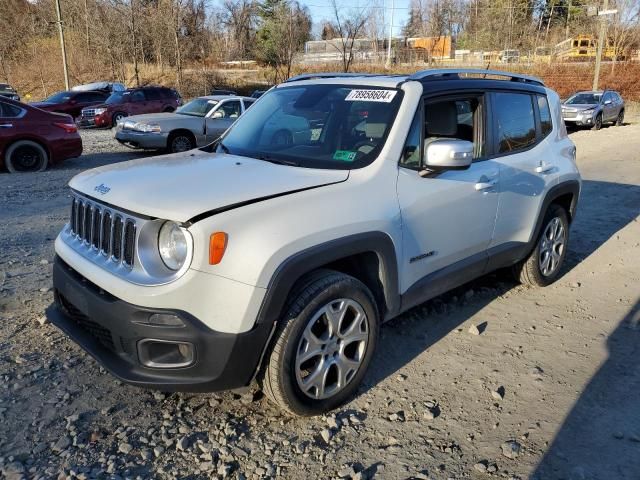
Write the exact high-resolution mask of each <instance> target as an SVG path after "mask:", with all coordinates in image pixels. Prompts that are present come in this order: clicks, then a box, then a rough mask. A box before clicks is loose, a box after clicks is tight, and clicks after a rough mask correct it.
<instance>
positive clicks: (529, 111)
mask: <svg viewBox="0 0 640 480" xmlns="http://www.w3.org/2000/svg"><path fill="white" fill-rule="evenodd" d="M493 99H494V101H493V103H492V106H493V112H494V113H493V116H494V122H495V127H496V128H495V130H496V136H497V150H498V152H497V153H509V152H513V151H516V150H521V149H523V148H527V147H528V146H530V145H533V144H534V143H535V142H536V124H535V117H534V115H533V103H532V101H531V96H530V95H529V94H524V93H495V94H494V96H493Z"/></svg>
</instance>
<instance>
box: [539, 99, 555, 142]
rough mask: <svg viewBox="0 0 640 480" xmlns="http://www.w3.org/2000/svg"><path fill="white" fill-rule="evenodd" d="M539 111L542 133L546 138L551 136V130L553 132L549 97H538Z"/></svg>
mask: <svg viewBox="0 0 640 480" xmlns="http://www.w3.org/2000/svg"><path fill="white" fill-rule="evenodd" d="M538 111H539V112H540V131H541V133H542V137H543V138H544V137H546V136H547V135H549V133H550V132H551V130H553V123H552V122H551V110H550V109H549V101H548V100H547V97H543V96H542V95H538Z"/></svg>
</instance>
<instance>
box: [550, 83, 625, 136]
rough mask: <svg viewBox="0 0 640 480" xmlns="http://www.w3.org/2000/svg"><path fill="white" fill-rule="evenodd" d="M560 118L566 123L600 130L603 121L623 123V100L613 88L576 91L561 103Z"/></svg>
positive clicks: (616, 123)
mask: <svg viewBox="0 0 640 480" xmlns="http://www.w3.org/2000/svg"><path fill="white" fill-rule="evenodd" d="M562 118H563V119H564V123H566V124H567V125H575V126H579V127H582V126H587V127H592V128H593V129H594V130H600V128H601V127H602V124H603V123H607V122H612V123H614V124H615V125H618V126H619V125H622V124H623V123H624V100H622V97H621V96H620V94H619V93H618V92H615V91H613V90H604V91H586V92H578V93H576V94H574V95H572V96H571V97H569V98H568V99H567V100H565V102H564V103H563V104H562Z"/></svg>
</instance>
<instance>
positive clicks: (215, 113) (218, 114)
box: [211, 110, 224, 118]
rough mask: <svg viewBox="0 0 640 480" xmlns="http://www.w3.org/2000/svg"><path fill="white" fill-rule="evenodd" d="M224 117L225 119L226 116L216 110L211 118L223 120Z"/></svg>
mask: <svg viewBox="0 0 640 480" xmlns="http://www.w3.org/2000/svg"><path fill="white" fill-rule="evenodd" d="M222 117H224V114H223V113H222V112H221V111H220V110H216V111H215V112H213V114H212V115H211V118H222Z"/></svg>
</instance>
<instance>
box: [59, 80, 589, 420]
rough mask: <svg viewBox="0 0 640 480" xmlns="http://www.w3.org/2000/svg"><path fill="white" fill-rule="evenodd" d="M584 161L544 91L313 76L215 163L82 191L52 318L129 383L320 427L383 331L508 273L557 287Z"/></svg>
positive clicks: (213, 157) (149, 171)
mask: <svg viewBox="0 0 640 480" xmlns="http://www.w3.org/2000/svg"><path fill="white" fill-rule="evenodd" d="M284 117H286V118H289V119H295V121H291V120H289V121H287V122H284V123H282V124H281V126H280V127H279V128H275V127H277V125H276V126H274V125H272V124H273V123H274V122H273V119H274V118H276V119H277V118H284ZM267 126H269V128H268V130H269V131H270V132H271V134H270V135H267V134H265V131H266V130H267ZM575 153H576V151H575V147H574V145H573V143H572V142H571V140H570V139H569V138H568V137H567V134H566V131H565V127H564V124H563V121H562V112H561V106H560V100H559V98H558V95H557V94H556V93H555V92H553V91H552V90H549V89H548V88H545V86H544V84H543V83H542V82H541V81H540V80H538V79H536V78H532V77H525V76H521V75H516V74H509V73H505V72H492V71H478V70H427V71H423V72H418V73H416V74H414V75H411V76H390V75H379V76H378V75H373V76H367V75H347V74H318V75H302V76H298V77H295V78H292V79H290V80H289V81H287V82H285V83H283V84H282V85H279V86H277V87H275V88H273V89H271V90H270V91H269V92H268V93H267V94H265V95H264V96H263V97H262V98H260V100H259V101H257V102H256V103H255V105H254V106H252V108H251V109H249V110H248V111H247V112H246V113H245V114H244V115H243V116H242V117H240V118H239V119H238V121H237V122H236V123H235V125H233V127H231V128H230V129H229V130H228V131H227V132H226V133H225V134H224V135H223V136H222V137H221V138H220V139H219V140H217V141H216V142H215V143H213V144H211V145H209V146H208V147H205V148H203V149H200V150H192V151H190V152H185V153H181V154H175V155H169V156H162V157H156V158H146V159H140V160H134V161H130V162H125V163H119V164H115V165H111V166H106V167H100V168H96V169H93V170H89V171H87V172H84V173H81V174H79V175H77V176H76V177H75V178H73V179H72V180H71V182H70V187H71V190H72V196H73V202H72V205H71V208H70V210H71V218H70V221H69V223H68V224H67V225H66V226H65V227H64V229H63V230H62V232H61V233H60V235H59V236H58V238H57V240H56V245H55V246H56V253H57V258H56V261H55V267H54V277H53V282H54V287H55V298H56V304H55V306H52V308H50V309H49V316H50V318H51V320H52V321H53V323H55V324H56V325H57V326H59V327H60V328H61V329H62V330H64V331H65V332H66V333H67V334H68V335H69V336H71V337H72V338H73V339H74V340H75V341H77V342H78V343H79V344H80V345H82V347H84V348H85V349H86V350H87V351H88V352H89V353H90V354H91V355H93V356H94V357H95V358H96V359H97V360H98V361H99V362H100V363H101V364H102V365H104V366H105V367H106V368H107V369H108V370H110V371H111V372H112V373H113V374H115V375H116V376H118V377H119V378H121V379H122V380H124V381H125V382H128V383H131V384H135V385H139V386H143V387H152V388H157V389H161V390H163V391H195V392H207V391H216V390H225V389H238V388H242V387H245V386H247V385H249V384H251V382H252V381H253V380H257V382H258V383H259V384H260V385H261V386H262V388H263V390H264V391H265V392H266V394H267V395H268V397H269V398H271V399H272V400H273V401H275V402H276V403H277V404H279V405H281V406H282V407H283V408H285V409H286V410H288V411H290V412H292V413H295V414H299V415H313V414H317V413H319V412H323V411H326V410H329V409H332V408H334V407H336V406H338V405H340V404H342V403H343V402H345V401H346V400H347V399H348V398H349V397H350V396H351V395H352V394H354V392H355V391H356V389H357V388H358V384H359V383H360V382H361V380H362V378H363V376H364V375H365V372H366V370H367V367H368V365H369V363H370V361H371V358H372V356H373V355H374V350H375V347H376V344H377V340H378V333H379V330H380V325H381V324H382V323H383V322H384V321H386V320H389V319H390V318H393V317H395V316H397V315H399V314H400V313H402V312H404V311H406V310H407V309H409V308H411V307H413V306H415V305H417V304H420V303H421V302H424V301H426V300H428V299H430V298H432V297H434V296H436V295H439V294H441V293H442V292H444V291H446V290H449V289H451V288H453V287H456V286H459V285H461V284H463V283H465V282H468V281H469V280H471V279H473V278H475V277H478V276H480V275H483V274H485V273H487V272H490V271H492V270H495V269H497V268H501V267H513V270H514V271H515V272H516V274H517V275H518V278H519V279H520V280H521V281H522V282H524V283H527V284H531V285H537V286H545V285H548V284H549V283H551V282H553V281H554V280H555V279H556V278H557V276H558V273H559V271H560V269H561V266H562V263H563V260H564V257H565V255H566V252H567V242H568V239H569V225H570V224H571V220H572V218H573V217H574V215H575V210H576V204H577V201H578V196H579V192H580V174H579V173H578V169H577V168H576V162H575Z"/></svg>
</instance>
